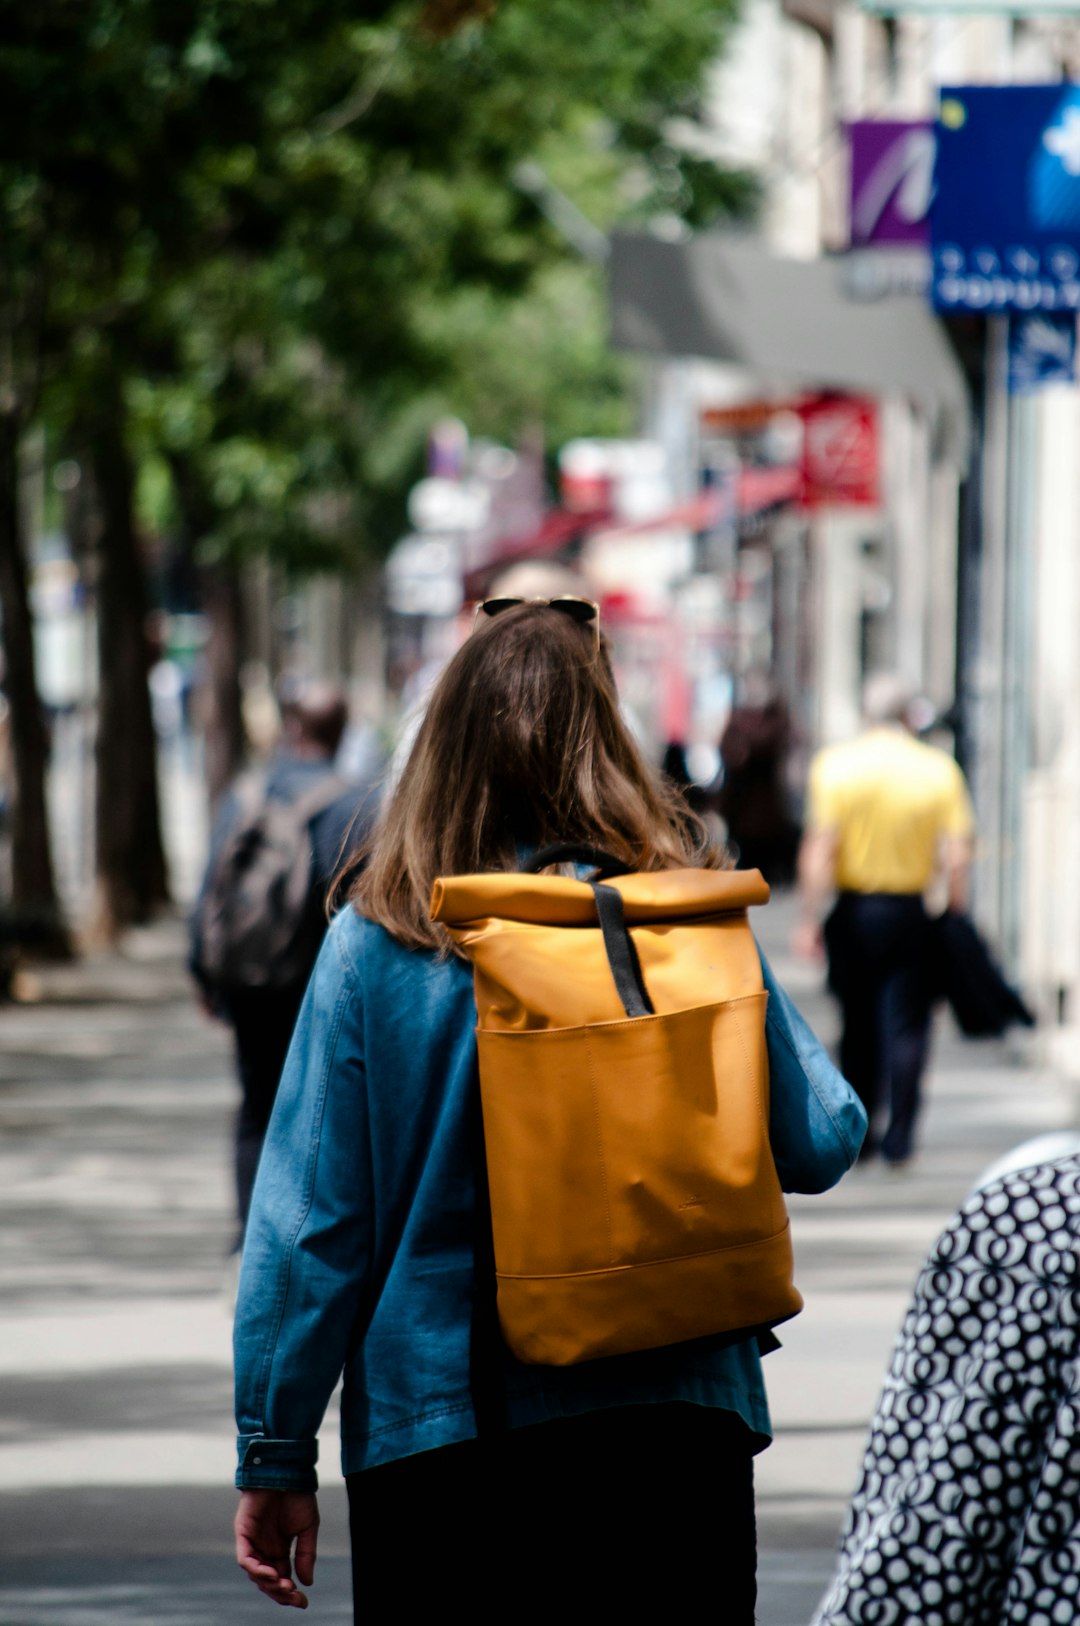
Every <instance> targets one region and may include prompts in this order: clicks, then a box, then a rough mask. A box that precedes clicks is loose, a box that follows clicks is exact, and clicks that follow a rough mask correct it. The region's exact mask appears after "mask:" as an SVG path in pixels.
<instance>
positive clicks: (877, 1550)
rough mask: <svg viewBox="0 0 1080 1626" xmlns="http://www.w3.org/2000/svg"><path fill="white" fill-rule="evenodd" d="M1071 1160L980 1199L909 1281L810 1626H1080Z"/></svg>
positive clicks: (1076, 1199) (1075, 1232)
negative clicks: (836, 1555) (832, 1570)
mask: <svg viewBox="0 0 1080 1626" xmlns="http://www.w3.org/2000/svg"><path fill="white" fill-rule="evenodd" d="M1078 1238H1080V1157H1070V1158H1063V1159H1062V1160H1061V1161H1059V1162H1055V1163H1047V1164H1040V1165H1039V1166H1038V1167H1036V1168H1029V1169H1023V1170H1019V1171H1016V1172H1014V1173H1011V1174H1008V1175H1006V1176H1005V1177H1004V1178H1003V1179H1001V1180H997V1181H995V1182H994V1183H993V1184H991V1185H988V1186H986V1187H985V1188H984V1189H983V1190H982V1191H980V1192H978V1193H976V1195H975V1196H973V1197H971V1198H970V1199H969V1201H968V1202H967V1203H966V1205H965V1206H964V1208H963V1209H961V1211H960V1212H959V1214H957V1216H956V1217H955V1219H954V1220H953V1221H952V1223H951V1224H950V1225H949V1226H948V1228H947V1229H946V1230H945V1232H944V1233H943V1234H942V1236H941V1237H940V1238H939V1240H938V1242H937V1245H936V1247H935V1248H934V1251H933V1253H932V1254H931V1255H930V1258H929V1259H928V1260H927V1263H926V1265H925V1266H924V1267H923V1270H922V1272H921V1274H920V1276H919V1280H918V1282H917V1284H916V1288H915V1294H914V1297H913V1299H912V1302H911V1305H910V1307H909V1309H908V1313H907V1316H906V1319H905V1321H904V1325H903V1327H902V1329H901V1332H900V1337H899V1339H898V1341H897V1346H896V1351H895V1354H894V1356H893V1361H892V1366H891V1368H890V1370H889V1374H888V1376H887V1378H886V1380H885V1387H884V1390H883V1392H882V1396H881V1400H880V1402H879V1404H878V1409H877V1413H876V1415H875V1417H874V1421H873V1423H872V1424H871V1429H870V1438H869V1441H868V1443H867V1447H866V1454H865V1457H864V1459H863V1466H862V1476H861V1479H860V1481H859V1486H858V1489H857V1490H856V1492H855V1496H854V1499H853V1501H852V1504H851V1510H850V1512H849V1514H848V1520H847V1525H846V1528H845V1531H844V1536H843V1542H842V1547H841V1553H840V1560H839V1564H838V1568H837V1573H836V1577H835V1579H834V1581H833V1584H832V1587H831V1589H830V1591H829V1592H828V1594H827V1595H826V1597H825V1599H824V1601H823V1602H822V1604H821V1606H820V1608H819V1610H818V1613H817V1615H816V1616H815V1619H814V1626H915V1623H916V1622H918V1626H1005V1623H1008V1626H1014V1623H1015V1626H1020V1623H1023V1626H1077V1623H1078V1622H1080V1436H1078V1434H1077V1417H1078V1408H1080V1376H1078V1337H1080V1266H1078V1260H1077V1242H1078Z"/></svg>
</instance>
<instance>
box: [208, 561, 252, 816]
mask: <svg viewBox="0 0 1080 1626" xmlns="http://www.w3.org/2000/svg"><path fill="white" fill-rule="evenodd" d="M203 584H204V585H203V594H204V603H205V606H206V614H207V617H208V619H209V623H210V631H209V636H208V638H207V641H206V688H205V711H204V716H205V726H206V786H207V790H208V791H209V794H210V803H211V806H213V805H215V804H216V803H217V801H218V800H219V798H220V797H221V795H222V792H223V791H224V790H225V788H226V786H227V785H228V784H229V783H230V781H231V780H232V779H234V778H235V776H236V775H237V774H238V773H239V772H240V770H241V768H242V767H243V766H244V759H245V756H246V753H247V739H246V736H245V733H244V714H243V708H242V705H241V694H240V661H241V659H242V651H243V648H244V600H243V594H242V593H241V590H240V574H239V571H238V570H237V569H236V567H235V566H230V565H213V566H211V567H210V568H208V569H207V570H206V571H205V572H204V574H203Z"/></svg>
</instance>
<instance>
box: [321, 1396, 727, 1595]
mask: <svg viewBox="0 0 1080 1626" xmlns="http://www.w3.org/2000/svg"><path fill="white" fill-rule="evenodd" d="M755 1443H756V1437H755V1436H754V1435H752V1434H751V1432H750V1430H749V1429H747V1428H746V1426H745V1425H744V1423H743V1422H742V1420H741V1419H740V1418H739V1417H736V1416H735V1415H734V1414H733V1413H731V1412H726V1411H720V1410H717V1409H716V1408H713V1407H706V1406H694V1405H688V1404H682V1403H679V1404H672V1403H667V1404H659V1405H653V1406H628V1407H617V1408H612V1409H611V1410H605V1411H593V1412H587V1413H585V1414H584V1415H582V1416H580V1417H567V1418H559V1419H557V1420H555V1421H553V1422H548V1423H538V1424H536V1425H534V1426H533V1427H530V1428H519V1429H510V1430H508V1431H507V1432H506V1433H504V1434H502V1435H499V1436H496V1437H494V1438H491V1439H484V1440H467V1441H464V1442H463V1443H461V1444H459V1445H450V1446H444V1447H442V1448H441V1449H439V1450H436V1451H424V1452H421V1453H419V1454H418V1455H416V1456H411V1457H403V1458H400V1459H399V1460H397V1461H395V1462H389V1463H385V1464H384V1465H383V1466H382V1467H379V1468H371V1469H368V1470H367V1471H366V1472H364V1473H359V1474H349V1475H348V1476H347V1478H346V1484H347V1487H348V1493H349V1529H350V1535H351V1538H352V1561H353V1604H354V1610H355V1620H356V1621H357V1623H363V1626H383V1623H384V1622H390V1621H395V1622H396V1621H399V1620H410V1619H414V1620H420V1621H424V1620H433V1621H434V1620H441V1619H443V1618H449V1617H450V1616H451V1615H462V1614H463V1615H464V1618H465V1619H466V1620H468V1619H469V1618H470V1616H472V1617H473V1618H479V1619H481V1620H485V1621H486V1620H492V1621H507V1622H511V1621H513V1622H520V1621H537V1622H540V1621H553V1622H574V1621H577V1620H580V1621H586V1620H587V1621H589V1622H591V1623H596V1622H598V1621H602V1620H605V1619H611V1618H619V1617H621V1618H623V1619H626V1620H657V1621H659V1620H664V1619H669V1618H677V1617H678V1616H680V1615H682V1614H685V1615H686V1616H687V1617H688V1618H689V1617H691V1616H696V1615H698V1614H700V1613H701V1612H702V1610H703V1609H704V1610H705V1612H706V1614H708V1615H711V1616H712V1617H713V1618H714V1619H717V1620H723V1621H724V1622H725V1623H726V1626H753V1620H754V1604H755V1600H756V1594H757V1582H756V1570H757V1553H756V1530H755V1521H754V1486H753V1447H754V1444H755Z"/></svg>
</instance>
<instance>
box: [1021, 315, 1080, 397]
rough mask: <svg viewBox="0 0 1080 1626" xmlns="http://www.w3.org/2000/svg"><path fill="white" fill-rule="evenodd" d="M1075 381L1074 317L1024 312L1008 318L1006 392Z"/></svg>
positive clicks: (1035, 388)
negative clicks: (1007, 381)
mask: <svg viewBox="0 0 1080 1626" xmlns="http://www.w3.org/2000/svg"><path fill="white" fill-rule="evenodd" d="M1075 378H1076V317H1075V316H1072V315H1067V316H1063V315H1061V313H1060V312H1057V311H1055V312H1052V313H1051V314H1050V315H1047V314H1046V313H1045V312H1043V311H1024V312H1023V314H1019V315H1014V316H1010V318H1009V389H1010V390H1011V391H1012V392H1013V393H1014V394H1016V393H1026V392H1027V391H1029V390H1037V389H1040V388H1041V387H1042V386H1043V385H1044V384H1071V383H1073V381H1074V380H1075Z"/></svg>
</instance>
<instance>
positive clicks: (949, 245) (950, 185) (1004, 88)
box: [930, 84, 1080, 313]
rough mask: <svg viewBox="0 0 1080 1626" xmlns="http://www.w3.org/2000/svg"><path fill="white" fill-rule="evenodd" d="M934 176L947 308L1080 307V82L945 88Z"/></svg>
mask: <svg viewBox="0 0 1080 1626" xmlns="http://www.w3.org/2000/svg"><path fill="white" fill-rule="evenodd" d="M934 185H935V192H934V200H933V203H932V206H931V211H930V238H931V251H932V257H933V278H932V283H931V292H932V297H933V302H934V304H935V306H936V307H937V308H938V310H940V311H946V312H947V311H977V312H980V313H985V312H994V311H1031V310H1041V311H1076V310H1080V85H1069V84H1064V85H1063V84H1057V85H979V86H974V87H972V86H968V87H962V88H959V89H955V90H943V91H942V92H941V102H940V111H939V115H938V126H937V162H936V166H935V172H934Z"/></svg>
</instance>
